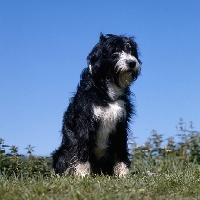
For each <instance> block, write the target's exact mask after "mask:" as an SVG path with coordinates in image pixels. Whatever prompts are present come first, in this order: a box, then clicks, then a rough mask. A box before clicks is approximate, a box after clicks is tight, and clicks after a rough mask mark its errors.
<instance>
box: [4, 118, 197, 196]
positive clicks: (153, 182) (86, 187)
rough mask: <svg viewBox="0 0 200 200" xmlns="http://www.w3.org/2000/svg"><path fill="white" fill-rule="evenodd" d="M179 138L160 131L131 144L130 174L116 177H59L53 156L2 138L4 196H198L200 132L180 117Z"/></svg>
mask: <svg viewBox="0 0 200 200" xmlns="http://www.w3.org/2000/svg"><path fill="white" fill-rule="evenodd" d="M179 125H180V128H179V130H180V131H179V133H180V134H179V135H178V137H179V140H178V141H177V142H175V140H174V138H173V137H170V138H167V139H164V138H163V136H162V135H160V134H158V133H157V132H156V131H152V135H151V137H150V138H148V140H147V142H146V143H145V144H144V145H143V146H137V144H135V143H134V142H133V143H132V145H133V148H132V150H131V152H130V153H131V159H132V165H131V174H130V175H128V176H126V177H123V178H118V177H114V176H104V175H102V176H88V177H84V178H80V177H73V176H62V177H60V176H58V175H55V174H54V173H53V172H52V169H51V158H47V157H35V156H34V155H33V151H34V149H33V147H32V146H31V145H29V146H28V147H27V148H26V149H27V155H26V156H24V155H20V154H19V153H18V148H17V147H16V146H8V145H5V144H4V140H3V139H1V138H0V200H1V199H2V200H12V199H13V200H14V199H20V200H21V199H22V200H23V199H26V200H27V199H28V200H29V199H30V200H31V199H34V200H40V199H42V200H45V199H70V200H76V199H77V200H82V199H87V200H90V199H91V200H92V199H97V200H101V199H109V200H112V199H113V200H115V199H122V200H126V199H137V200H138V199H145V200H150V199H152V200H155V199H159V200H161V199H163V200H164V199H175V200H176V199H177V200H180V199H181V200H182V199H183V200H184V199H185V200H192V199H199V200H200V132H197V131H194V130H193V127H192V126H191V130H187V129H186V127H185V124H184V123H183V122H182V121H181V122H180V124H179Z"/></svg>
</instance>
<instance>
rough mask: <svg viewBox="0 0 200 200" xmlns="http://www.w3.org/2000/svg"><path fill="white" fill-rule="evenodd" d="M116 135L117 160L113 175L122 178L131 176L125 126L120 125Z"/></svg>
mask: <svg viewBox="0 0 200 200" xmlns="http://www.w3.org/2000/svg"><path fill="white" fill-rule="evenodd" d="M116 130H117V131H116V133H115V152H116V155H115V156H116V160H115V165H114V168H113V173H114V175H116V176H119V177H122V176H125V175H127V174H129V166H130V160H129V158H128V156H129V153H128V148H127V131H126V128H125V127H124V125H123V124H118V128H117V129H116Z"/></svg>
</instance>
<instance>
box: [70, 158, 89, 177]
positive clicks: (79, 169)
mask: <svg viewBox="0 0 200 200" xmlns="http://www.w3.org/2000/svg"><path fill="white" fill-rule="evenodd" d="M90 172H91V169H90V163H89V162H88V161H87V162H78V163H76V165H75V170H74V175H76V176H81V177H85V176H86V175H90Z"/></svg>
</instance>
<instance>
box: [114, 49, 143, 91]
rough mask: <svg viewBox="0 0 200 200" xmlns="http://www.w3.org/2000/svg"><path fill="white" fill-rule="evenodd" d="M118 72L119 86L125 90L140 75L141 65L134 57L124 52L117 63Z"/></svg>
mask: <svg viewBox="0 0 200 200" xmlns="http://www.w3.org/2000/svg"><path fill="white" fill-rule="evenodd" d="M116 70H117V73H118V74H119V77H118V82H119V85H120V86H121V87H123V88H124V87H127V86H129V85H130V84H131V83H132V82H133V81H134V80H135V79H136V78H137V76H138V75H139V73H140V64H139V62H138V60H137V59H136V58H135V57H134V56H133V55H131V54H128V53H125V52H122V53H121V55H120V57H119V60H118V62H117V63H116Z"/></svg>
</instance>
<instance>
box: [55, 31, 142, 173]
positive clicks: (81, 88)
mask: <svg viewBox="0 0 200 200" xmlns="http://www.w3.org/2000/svg"><path fill="white" fill-rule="evenodd" d="M87 60H88V67H87V68H85V69H84V70H83V72H82V74H81V80H80V84H79V85H78V87H77V92H76V94H75V95H74V97H73V98H71V100H70V104H69V107H68V109H67V111H66V112H65V113H64V117H63V126H62V142H61V145H60V147H59V148H58V149H57V150H55V151H54V152H53V154H52V155H53V169H54V171H55V173H58V174H60V175H61V174H74V175H79V176H85V175H89V174H101V173H104V174H108V175H111V174H114V175H117V176H123V175H126V174H128V173H129V166H130V161H129V154H128V149H127V137H128V123H129V122H130V118H131V115H132V114H134V113H135V111H134V107H133V105H132V103H131V99H130V96H131V92H130V90H129V86H130V84H131V83H132V82H133V81H134V80H136V79H137V77H138V75H139V73H140V65H141V61H140V60H139V58H138V46H137V44H136V42H135V41H134V38H132V37H125V36H117V35H111V34H108V35H105V36H104V35H102V34H101V36H100V40H99V43H97V44H96V45H95V47H94V48H93V49H92V51H91V53H90V54H89V55H88V57H87Z"/></svg>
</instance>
